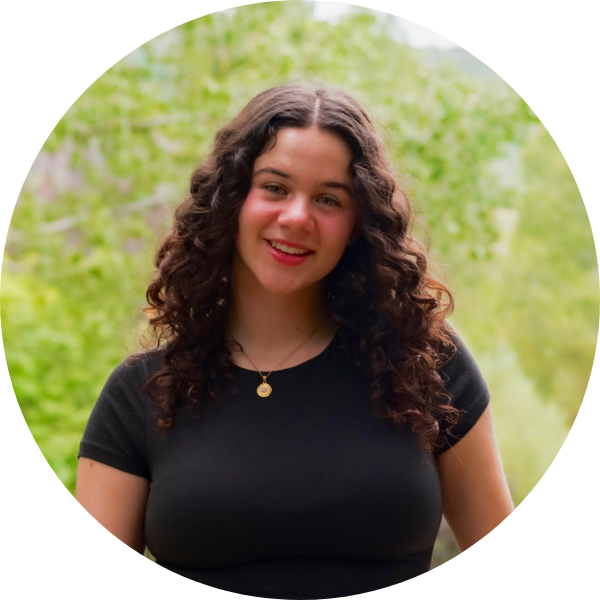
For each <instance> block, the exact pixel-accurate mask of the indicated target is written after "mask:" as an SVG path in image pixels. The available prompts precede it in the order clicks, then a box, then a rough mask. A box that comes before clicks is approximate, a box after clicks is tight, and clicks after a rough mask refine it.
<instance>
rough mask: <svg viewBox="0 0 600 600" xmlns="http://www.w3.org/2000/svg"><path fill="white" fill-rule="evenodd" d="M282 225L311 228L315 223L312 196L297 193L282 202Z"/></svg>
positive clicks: (279, 220)
mask: <svg viewBox="0 0 600 600" xmlns="http://www.w3.org/2000/svg"><path fill="white" fill-rule="evenodd" d="M277 221H278V223H279V225H281V226H282V227H289V228H290V229H300V230H309V229H311V228H312V225H313V215H312V211H311V202H310V198H308V197H307V196H304V195H303V194H295V195H294V196H291V197H290V198H288V199H287V200H285V201H283V202H282V203H281V210H280V212H279V218H278V219H277Z"/></svg>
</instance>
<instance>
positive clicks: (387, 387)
mask: <svg viewBox="0 0 600 600" xmlns="http://www.w3.org/2000/svg"><path fill="white" fill-rule="evenodd" d="M285 127H292V128H309V127H316V128H318V129H320V130H322V131H326V132H329V133H332V134H334V135H337V136H339V137H340V138H341V139H343V140H344V141H345V142H346V143H347V144H348V146H349V148H350V150H351V154H352V159H351V165H350V169H351V174H352V178H353V190H354V201H355V204H356V209H357V215H358V217H357V218H358V224H359V227H358V237H357V240H356V243H355V244H353V245H350V246H348V247H347V248H346V250H345V252H344V255H343V256H342V258H341V260H340V262H339V263H338V265H337V266H336V267H335V268H334V270H333V271H332V272H331V273H330V274H329V275H328V276H327V277H326V279H325V290H326V297H327V302H328V308H329V309H330V311H331V313H332V315H333V318H334V319H335V321H336V324H337V327H338V339H339V343H340V346H341V347H342V348H343V349H344V350H345V352H346V353H347V354H348V355H349V356H350V357H351V359H352V360H353V362H354V363H355V364H356V365H357V367H358V368H359V369H360V370H361V372H362V373H363V374H364V375H365V377H366V379H367V381H368V384H369V401H370V403H371V406H372V408H373V410H374V412H375V413H376V414H378V415H380V416H383V417H386V418H389V419H390V420H391V421H393V422H394V423H404V422H407V423H409V424H410V426H411V428H412V429H413V431H414V432H415V433H416V434H417V436H418V439H419V442H420V444H421V446H422V448H423V449H425V450H427V451H432V450H434V449H435V448H436V447H438V446H439V445H440V444H441V441H440V440H441V433H442V431H444V432H448V431H449V430H450V428H451V427H452V426H453V425H455V424H456V423H457V422H458V420H459V416H460V411H458V410H457V409H456V408H454V407H453V406H452V398H451V397H450V396H449V394H448V393H447V392H446V389H445V386H444V381H443V380H442V376H441V375H440V368H441V366H442V365H443V364H445V363H446V362H447V361H448V360H449V359H450V357H451V356H452V354H453V352H454V351H455V346H454V344H453V342H452V336H451V331H450V329H449V327H448V325H447V324H446V321H445V319H446V317H447V316H448V315H449V314H450V313H451V311H452V308H453V300H452V296H451V294H450V291H449V290H448V289H447V288H446V286H445V285H444V284H443V283H441V282H440V281H437V280H436V279H434V278H433V277H432V276H431V275H430V274H429V272H428V259H427V252H426V250H425V249H424V247H423V246H422V245H421V244H420V243H419V242H418V241H417V240H416V239H414V238H413V237H412V234H411V229H412V226H413V223H414V216H413V214H412V208H411V204H410V201H409V199H408V198H407V196H406V194H405V193H404V192H403V191H402V189H400V187H399V186H398V184H397V180H396V176H395V174H394V171H393V169H392V166H391V164H390V161H389V159H388V158H387V156H386V151H385V148H384V144H383V141H382V139H381V137H380V135H379V133H378V131H377V129H376V127H375V126H374V124H373V122H372V121H371V119H370V118H369V116H368V115H367V113H366V112H365V110H364V108H363V107H362V106H361V105H360V104H359V103H358V102H357V101H356V100H355V99H354V98H352V97H351V96H350V95H348V94H347V93H346V92H344V91H342V90H340V89H337V88H333V87H318V86H312V85H310V84H307V83H304V82H303V83H291V84H285V85H281V86H278V87H275V88H272V89H269V90H266V91H264V92H262V93H260V94H258V95H257V96H255V97H254V98H253V99H252V100H251V101H250V102H249V103H248V104H247V105H246V106H245V107H244V108H243V109H242V110H241V112H240V113H239V114H238V115H237V116H236V117H235V118H234V119H233V120H232V121H230V122H229V123H228V124H227V125H225V126H224V127H222V128H221V129H220V130H219V131H218V132H217V134H216V136H215V139H214V143H213V146H212V148H211V150H210V153H209V154H208V156H207V157H206V158H205V159H204V160H203V161H202V162H201V163H200V164H199V166H198V167H197V168H196V169H195V171H194V172H193V174H192V177H191V184H190V190H189V195H188V197H187V198H186V199H185V200H184V201H183V202H182V204H180V206H179V207H178V208H177V209H176V211H175V218H174V224H173V227H172V229H171V231H170V232H169V233H168V234H167V236H166V237H165V239H164V240H163V241H162V243H161V245H160V247H159V249H158V251H157V254H156V258H155V266H156V269H157V270H156V275H155V277H154V280H153V281H152V283H151V284H150V286H149V287H148V290H147V293H146V298H147V301H148V305H149V306H148V307H147V308H146V309H144V310H145V312H146V313H147V315H148V317H149V326H150V331H151V332H152V334H153V336H154V341H155V343H156V348H157V351H158V352H159V353H160V355H161V358H162V364H161V369H160V370H158V371H156V372H155V373H154V374H153V375H152V376H151V377H150V378H149V379H148V381H147V382H146V385H145V391H146V392H147V393H148V394H149V395H150V397H151V398H152V400H153V401H154V403H155V404H156V406H157V407H158V414H157V425H158V429H159V431H160V432H161V433H163V434H165V435H166V434H167V433H168V432H169V431H170V430H171V429H172V427H173V426H174V423H175V415H176V410H177V408H178V407H179V406H187V407H188V408H190V409H191V408H192V407H193V406H195V405H198V404H199V403H201V402H204V401H207V400H209V399H211V398H212V399H215V398H216V397H217V396H218V395H219V391H220V389H221V386H222V384H223V377H229V378H232V377H233V362H232V360H231V354H230V349H229V348H228V345H227V343H226V340H225V334H224V331H225V315H226V311H225V306H226V302H227V298H228V296H229V292H230V290H229V269H230V264H231V257H232V252H233V248H234V243H235V237H236V234H237V221H238V215H239V213H240V209H241V206H242V204H243V203H244V200H245V198H246V196H247V194H248V192H249V190H250V185H251V180H252V170H253V166H254V161H255V160H256V158H257V157H258V156H259V155H260V154H262V153H263V152H265V151H266V150H267V149H268V148H269V147H270V146H271V145H272V144H273V142H274V140H275V136H276V134H277V131H278V130H280V129H282V128H285ZM163 342H164V343H163ZM442 423H444V424H445V427H442V425H441V424H442Z"/></svg>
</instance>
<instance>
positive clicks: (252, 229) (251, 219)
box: [238, 192, 274, 235]
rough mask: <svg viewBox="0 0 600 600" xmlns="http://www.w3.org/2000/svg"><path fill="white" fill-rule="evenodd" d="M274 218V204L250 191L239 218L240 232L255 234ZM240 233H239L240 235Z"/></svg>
mask: <svg viewBox="0 0 600 600" xmlns="http://www.w3.org/2000/svg"><path fill="white" fill-rule="evenodd" d="M273 218H274V210H273V208H272V206H270V205H269V204H267V203H265V202H263V201H262V200H261V199H260V197H259V195H257V194H253V193H252V192H250V194H248V197H247V198H246V200H245V201H244V204H242V208H241V210H240V216H239V220H238V231H239V233H247V234H253V233H254V234H255V233H259V230H260V229H262V228H264V227H265V226H266V225H267V224H268V223H269V222H270V221H272V220H273ZM239 233H238V235H239Z"/></svg>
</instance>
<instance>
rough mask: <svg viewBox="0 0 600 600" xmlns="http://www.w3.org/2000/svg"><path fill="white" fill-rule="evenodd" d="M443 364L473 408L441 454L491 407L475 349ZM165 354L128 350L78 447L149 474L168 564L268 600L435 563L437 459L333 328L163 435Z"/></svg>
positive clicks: (382, 583) (240, 379)
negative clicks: (381, 399) (160, 404)
mask: <svg viewBox="0 0 600 600" xmlns="http://www.w3.org/2000/svg"><path fill="white" fill-rule="evenodd" d="M456 343H457V347H458V353H457V354H456V355H455V356H454V358H453V359H452V360H451V361H450V362H449V363H448V364H447V365H445V366H444V368H443V372H444V376H445V378H447V379H448V383H447V384H446V385H447V389H448V391H449V392H450V394H451V395H452V396H453V398H454V404H455V406H456V407H457V408H460V409H463V410H464V411H465V413H464V417H463V419H462V421H461V423H460V424H459V425H458V426H456V427H455V428H454V429H453V431H452V433H453V436H452V437H450V438H448V439H447V440H446V442H445V447H444V449H447V448H449V447H450V446H451V445H453V444H454V443H456V441H458V439H460V438H461V437H462V436H464V435H465V434H466V433H467V431H468V430H469V429H470V428H471V427H472V426H473V424H474V423H475V422H476V421H477V419H478V418H479V417H480V416H481V414H482V413H483V411H484V410H485V408H486V406H487V405H488V402H489V392H488V389H487V386H486V384H485V382H484V381H483V378H482V376H481V373H480V371H479V369H478V367H477V365H476V364H475V362H474V360H473V358H472V357H471V355H470V354H469V352H468V350H467V349H466V348H465V346H464V345H463V344H462V342H461V341H460V340H458V339H456ZM159 367H160V363H159V360H158V358H157V357H156V355H153V354H148V355H147V356H145V357H142V358H141V359H140V358H137V359H135V360H131V359H129V360H127V361H125V362H124V363H122V364H121V365H120V366H119V367H117V369H116V370H115V371H114V372H113V373H112V375H111V376H110V378H109V379H108V382H107V383H106V385H105V387H104V389H103V391H102V393H101V395H100V398H99V399H98V402H97V403H96V405H95V407H94V409H93V411H92V414H91V417H90V420H89V423H88V425H87V428H86V430H85V434H84V436H83V440H82V442H81V447H80V452H79V456H80V457H88V458H91V459H94V460H97V461H99V462H102V463H105V464H107V465H110V466H112V467H115V468H117V469H120V470H122V471H126V472H128V473H133V474H135V475H139V476H142V477H146V478H148V479H149V480H150V481H151V487H150V495H149V498H148V503H147V507H146V517H145V536H146V543H147V545H148V549H149V550H150V552H151V553H152V554H153V555H154V557H155V558H156V561H157V563H158V564H160V565H162V566H163V567H166V568H167V569H170V570H172V571H174V572H176V573H179V574H181V575H183V576H185V577H188V578H190V579H194V580H196V581H199V582H201V583H205V584H207V585H210V586H213V587H216V588H220V589H224V590H228V591H231V592H237V593H241V594H246V595H250V596H260V597H265V598H290V599H292V598H294V599H295V598H332V597H339V596H348V595H352V594H359V593H363V592H368V591H373V590H376V589H380V588H383V587H387V586H389V585H393V584H396V583H400V582H401V581H405V580H407V579H410V578H412V577H415V576H417V575H420V574H422V573H424V572H426V571H427V570H428V569H429V568H430V563H431V553H432V550H433V544H434V542H435V539H436V536H437V533H438V530H439V525H440V521H441V517H442V498H441V488H440V480H439V474H438V467H437V457H436V456H435V455H433V454H426V453H423V452H422V451H421V450H419V447H418V444H417V438H416V436H415V434H414V433H413V432H412V431H411V429H410V427H409V426H408V425H400V426H396V425H393V424H392V423H391V422H390V421H389V420H387V419H383V418H380V417H376V416H375V415H374V414H373V412H372V411H371V410H370V408H369V405H368V403H367V384H366V381H365V379H364V377H363V376H362V375H361V373H360V372H359V371H358V369H357V368H356V367H355V366H354V365H353V364H352V363H351V361H350V360H349V359H348V358H347V357H346V356H345V355H344V353H343V351H342V350H341V349H340V348H339V347H338V345H337V343H336V338H334V340H333V342H332V343H331V344H330V345H329V346H328V348H327V349H326V350H325V351H323V352H322V353H321V354H319V355H318V356H316V357H314V358H312V359H310V360H308V361H306V362H304V363H302V364H300V365H298V366H295V367H291V368H288V369H282V370H279V371H275V372H274V373H272V374H271V375H270V377H269V383H270V384H271V385H272V387H273V393H272V394H271V395H270V396H268V397H267V398H260V397H259V396H258V395H257V394H256V387H257V386H258V384H259V383H260V381H261V378H260V376H259V375H258V374H257V373H256V372H255V371H249V370H246V369H242V368H240V367H235V384H234V386H235V389H237V394H236V393H233V392H232V389H230V388H228V387H226V388H225V389H224V390H223V392H222V393H221V395H220V396H219V398H218V399H217V400H216V401H215V402H213V403H210V404H207V405H206V406H205V407H203V408H202V409H198V410H197V411H196V413H195V414H194V415H188V414H187V413H186V412H185V411H184V410H181V411H179V413H178V415H177V422H176V425H175V427H174V429H173V430H172V432H171V433H170V434H169V435H168V436H167V437H166V438H161V437H159V436H158V434H157V433H156V431H155V425H154V418H153V405H152V403H151V401H150V400H149V398H148V397H147V396H146V395H145V394H143V393H142V386H143V384H144V382H145V381H146V379H147V378H148V376H149V375H150V374H151V373H152V372H154V371H155V370H157V369H158V368H159Z"/></svg>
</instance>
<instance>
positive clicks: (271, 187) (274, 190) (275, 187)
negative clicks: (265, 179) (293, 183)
mask: <svg viewBox="0 0 600 600" xmlns="http://www.w3.org/2000/svg"><path fill="white" fill-rule="evenodd" d="M263 188H264V189H265V190H267V192H269V193H271V194H277V195H282V194H286V193H287V192H286V191H285V189H284V188H283V187H282V186H281V185H279V184H278V183H267V184H265V185H263Z"/></svg>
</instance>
